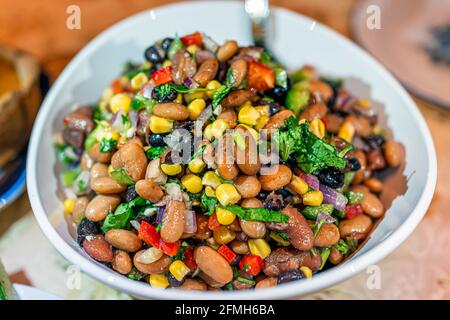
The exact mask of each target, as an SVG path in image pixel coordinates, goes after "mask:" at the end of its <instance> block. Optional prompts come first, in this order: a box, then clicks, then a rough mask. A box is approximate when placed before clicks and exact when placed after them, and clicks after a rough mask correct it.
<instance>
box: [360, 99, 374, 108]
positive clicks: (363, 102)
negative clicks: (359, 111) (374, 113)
mask: <svg viewBox="0 0 450 320" xmlns="http://www.w3.org/2000/svg"><path fill="white" fill-rule="evenodd" d="M358 104H359V105H360V106H361V107H363V108H370V106H371V103H370V100H369V99H358Z"/></svg>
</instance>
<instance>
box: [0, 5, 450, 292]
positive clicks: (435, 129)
mask: <svg viewBox="0 0 450 320" xmlns="http://www.w3.org/2000/svg"><path fill="white" fill-rule="evenodd" d="M356 1H357V0H339V1H335V0H272V1H271V3H272V4H274V5H278V6H282V7H286V8H290V9H292V10H295V11H298V12H300V13H302V14H305V15H308V16H310V17H312V18H314V19H316V20H317V21H320V22H322V23H324V24H327V25H329V26H330V27H332V28H334V29H335V30H337V31H338V32H340V33H342V34H344V35H346V36H349V30H348V19H349V14H350V10H351V7H352V5H353V4H354V3H355V2H356ZM172 2H176V1H173V0H127V1H124V0H75V1H74V0H40V1H10V0H0V8H2V9H1V10H0V45H8V46H12V47H16V48H19V49H22V50H25V51H28V52H30V53H32V54H33V55H34V56H36V58H37V59H38V60H39V61H40V62H41V64H42V65H43V67H44V69H45V70H46V72H47V73H48V74H49V75H50V78H51V80H52V81H54V80H55V79H56V77H57V76H58V74H59V73H60V72H61V71H62V69H63V68H64V66H65V65H66V64H67V63H68V62H69V61H70V59H71V58H72V57H73V56H74V55H75V54H76V53H77V52H78V51H79V50H80V49H81V48H82V47H83V46H84V45H85V44H86V43H87V42H88V41H89V40H91V39H92V38H93V37H94V36H95V35H97V34H98V33H99V32H101V31H102V30H104V29H105V28H107V27H108V26H110V25H112V24H113V23H115V22H117V21H119V20H121V19H123V18H125V17H127V16H129V15H131V14H133V13H136V12H139V11H141V10H144V9H147V8H151V7H156V6H160V5H163V4H167V3H172ZM72 4H76V5H78V6H79V7H80V8H81V29H80V30H69V29H67V28H66V19H67V16H68V14H67V13H66V9H67V7H68V6H69V5H72ZM417 103H418V105H419V107H420V110H421V111H422V113H423V114H424V116H425V119H426V121H427V123H428V125H429V127H430V129H431V133H432V135H433V138H434V142H435V146H436V150H437V157H438V172H439V175H438V183H437V189H436V194H435V196H434V199H433V202H432V205H431V207H430V209H429V211H428V213H427V215H426V217H425V219H424V221H423V222H422V224H427V223H428V224H429V226H431V229H432V230H434V229H435V230H436V232H448V230H450V219H446V217H447V216H448V214H449V213H448V211H449V209H450V170H448V168H447V163H448V159H449V158H450V149H449V148H448V146H449V145H450V129H449V128H450V112H447V111H444V110H440V109H438V108H435V107H433V106H429V105H427V104H425V103H422V102H420V101H417ZM30 210H31V209H30V207H29V204H28V198H27V196H26V194H25V195H23V196H22V197H20V198H19V199H18V200H17V201H16V202H15V203H13V204H12V205H11V206H9V207H8V208H6V209H5V211H4V212H2V213H1V215H0V219H1V220H0V235H1V234H3V233H4V232H5V231H6V230H7V228H8V227H9V226H10V225H11V224H12V223H13V222H14V221H16V220H17V219H19V218H20V217H21V216H23V215H24V214H26V213H27V212H29V211H30ZM433 216H439V218H440V219H432V217H433ZM441 218H442V219H441ZM436 221H439V222H436ZM434 224H435V225H434ZM447 245H448V244H447ZM445 249H446V248H445ZM447 251H448V250H447ZM448 260H449V259H444V260H443V261H442V263H447V264H448ZM424 263H425V262H424ZM447 264H446V265H445V266H442V267H443V268H445V269H446V270H447V271H448V265H447ZM447 276H448V274H447ZM447 281H448V280H447ZM447 286H448V284H447ZM447 289H449V288H448V287H447ZM448 292H450V289H449V291H448ZM449 296H450V294H449V295H447V297H449Z"/></svg>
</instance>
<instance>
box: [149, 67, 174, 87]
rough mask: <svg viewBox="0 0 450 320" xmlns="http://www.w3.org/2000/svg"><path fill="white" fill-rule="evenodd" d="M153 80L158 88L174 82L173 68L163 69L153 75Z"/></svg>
mask: <svg viewBox="0 0 450 320" xmlns="http://www.w3.org/2000/svg"><path fill="white" fill-rule="evenodd" d="M152 79H153V81H154V82H155V84H156V85H157V86H159V85H161V84H165V83H168V82H170V81H172V67H171V66H167V67H163V68H161V69H159V70H157V71H155V72H153V73H152Z"/></svg>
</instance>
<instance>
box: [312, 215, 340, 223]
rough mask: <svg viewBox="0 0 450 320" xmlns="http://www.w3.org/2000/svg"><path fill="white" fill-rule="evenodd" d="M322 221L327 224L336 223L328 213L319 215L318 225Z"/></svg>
mask: <svg viewBox="0 0 450 320" xmlns="http://www.w3.org/2000/svg"><path fill="white" fill-rule="evenodd" d="M320 220H324V221H325V222H326V223H334V222H335V221H336V219H335V218H333V217H332V216H329V215H327V214H326V213H323V212H320V213H319V214H318V215H317V218H316V223H319V222H320Z"/></svg>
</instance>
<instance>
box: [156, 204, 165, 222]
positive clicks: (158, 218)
mask: <svg viewBox="0 0 450 320" xmlns="http://www.w3.org/2000/svg"><path fill="white" fill-rule="evenodd" d="M164 211H166V207H165V206H164V207H160V208H159V209H158V214H157V215H156V219H155V222H156V224H160V223H161V221H162V218H163V215H164Z"/></svg>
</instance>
